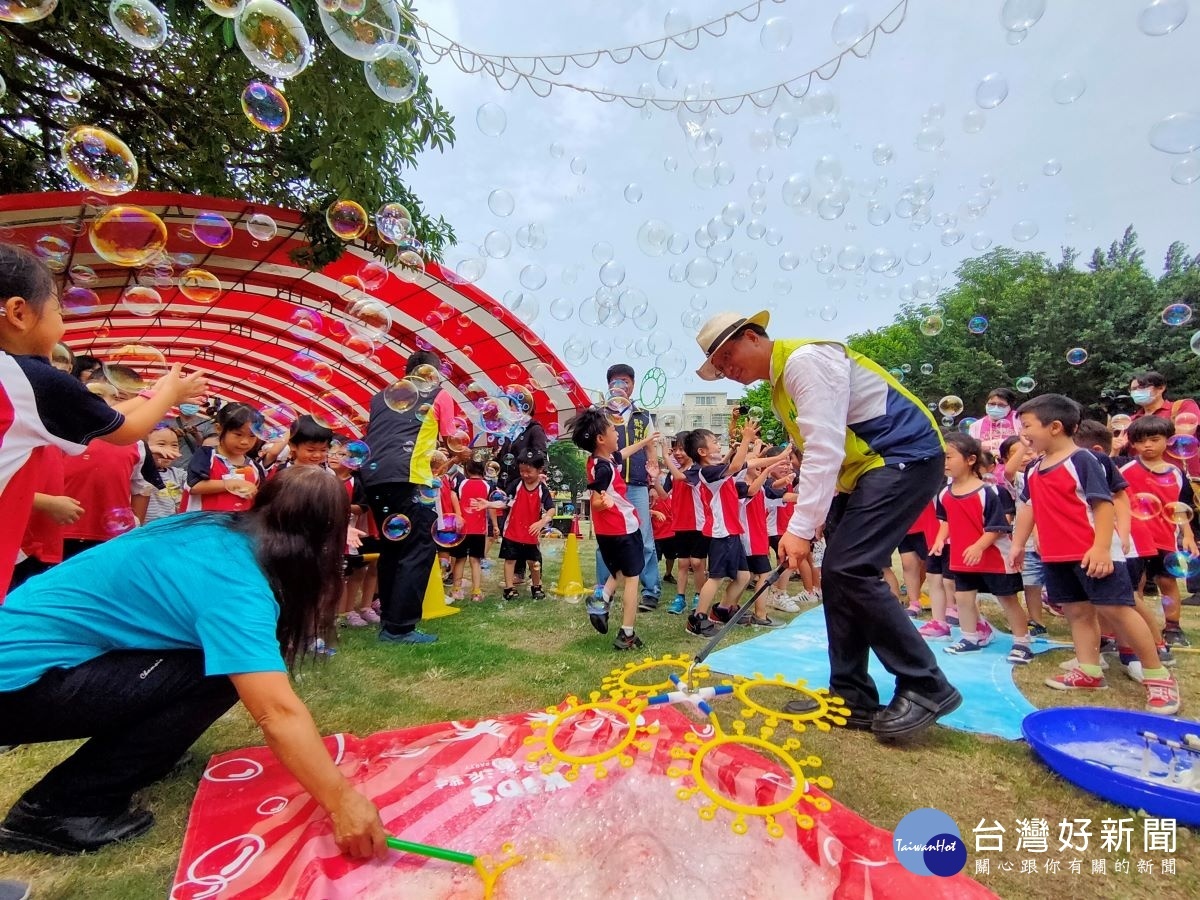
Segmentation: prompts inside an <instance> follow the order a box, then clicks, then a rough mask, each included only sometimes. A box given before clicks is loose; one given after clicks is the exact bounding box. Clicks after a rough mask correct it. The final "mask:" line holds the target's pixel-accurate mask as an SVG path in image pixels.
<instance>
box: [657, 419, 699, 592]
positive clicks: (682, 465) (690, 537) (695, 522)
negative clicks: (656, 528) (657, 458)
mask: <svg viewBox="0 0 1200 900" xmlns="http://www.w3.org/2000/svg"><path fill="white" fill-rule="evenodd" d="M687 434H688V432H686V431H681V432H679V433H678V434H677V435H675V438H674V440H673V441H672V443H671V452H670V453H668V454H665V455H664V457H663V458H664V459H665V460H666V463H667V469H668V470H669V471H670V473H671V491H670V493H671V519H672V521H673V522H674V525H675V560H676V562H677V563H678V565H677V567H676V569H677V571H678V573H679V574H678V575H677V576H676V577H677V579H678V584H677V585H676V589H677V590H676V594H675V599H674V600H672V601H671V605H670V606H668V607H667V612H669V613H671V614H672V615H675V616H678V615H682V614H683V612H684V610H686V609H687V605H688V603H687V583H688V576H689V575H691V577H692V587H693V589H694V591H695V593H694V595H693V596H692V609H695V608H696V605H697V604H698V603H699V602H700V588H701V587H702V586H703V584H704V581H705V579H706V578H707V577H708V576H707V574H706V568H707V565H708V538H706V537H705V536H704V531H703V526H704V508H703V506H702V505H701V503H700V481H699V479H700V474H699V473H700V468H699V467H698V466H697V465H696V464H695V462H693V461H692V460H691V459H689V458H688V455H687V451H686V450H685V449H684V447H683V443H684V438H686V437H687Z"/></svg>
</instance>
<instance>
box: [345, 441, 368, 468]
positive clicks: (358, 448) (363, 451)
mask: <svg viewBox="0 0 1200 900" xmlns="http://www.w3.org/2000/svg"><path fill="white" fill-rule="evenodd" d="M342 453H343V456H342V465H343V466H344V467H345V468H347V469H349V470H350V471H352V472H353V471H357V470H358V469H361V468H362V467H363V463H365V462H366V461H367V457H368V456H370V455H371V448H370V447H368V446H367V444H366V442H365V441H347V442H346V445H345V446H344V447H343V448H342Z"/></svg>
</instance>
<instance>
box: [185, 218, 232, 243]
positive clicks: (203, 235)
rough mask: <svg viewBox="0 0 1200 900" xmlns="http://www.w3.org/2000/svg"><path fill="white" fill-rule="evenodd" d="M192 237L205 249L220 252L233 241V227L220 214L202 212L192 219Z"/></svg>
mask: <svg viewBox="0 0 1200 900" xmlns="http://www.w3.org/2000/svg"><path fill="white" fill-rule="evenodd" d="M192 235H193V236H194V237H195V238H196V240H198V241H199V242H200V243H202V244H203V245H204V246H205V247H211V248H212V249H214V250H219V249H221V248H222V247H226V246H228V245H229V242H230V241H232V240H233V226H232V225H231V224H230V223H229V220H228V219H226V218H225V217H224V216H223V215H221V214H220V213H216V212H202V213H198V214H197V215H196V217H195V218H194V219H192Z"/></svg>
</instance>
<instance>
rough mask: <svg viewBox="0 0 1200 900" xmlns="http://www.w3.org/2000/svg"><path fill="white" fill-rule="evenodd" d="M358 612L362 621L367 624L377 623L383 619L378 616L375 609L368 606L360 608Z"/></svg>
mask: <svg viewBox="0 0 1200 900" xmlns="http://www.w3.org/2000/svg"><path fill="white" fill-rule="evenodd" d="M358 614H359V615H360V616H362V619H363V621H364V622H366V623H367V624H368V625H378V624H379V623H380V622H382V621H383V620H382V619H381V618H379V613H377V612H375V610H373V609H371V607H369V606H368V607H367V608H366V609H360V610H359V611H358Z"/></svg>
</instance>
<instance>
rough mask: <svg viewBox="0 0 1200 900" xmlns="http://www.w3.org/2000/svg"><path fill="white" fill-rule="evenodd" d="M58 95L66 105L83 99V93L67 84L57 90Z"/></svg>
mask: <svg viewBox="0 0 1200 900" xmlns="http://www.w3.org/2000/svg"><path fill="white" fill-rule="evenodd" d="M58 95H59V96H60V97H62V98H63V99H64V100H66V101H67V102H68V103H78V102H79V101H80V100H82V99H83V91H81V90H80V89H79V88H78V87H77V86H76V85H74V84H71V83H69V82H68V83H67V84H64V85H63V86H62V87H60V88H59V89H58Z"/></svg>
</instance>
